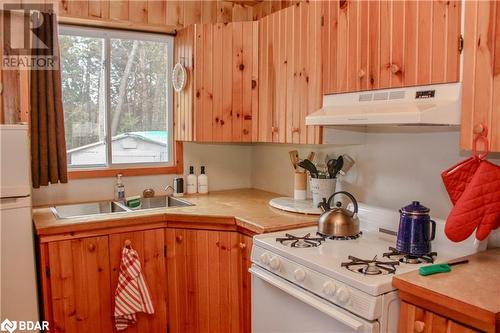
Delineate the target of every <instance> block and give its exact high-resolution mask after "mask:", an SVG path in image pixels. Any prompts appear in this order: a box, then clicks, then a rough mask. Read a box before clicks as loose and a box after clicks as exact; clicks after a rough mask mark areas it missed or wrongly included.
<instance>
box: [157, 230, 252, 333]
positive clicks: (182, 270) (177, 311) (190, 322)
mask: <svg viewBox="0 0 500 333" xmlns="http://www.w3.org/2000/svg"><path fill="white" fill-rule="evenodd" d="M166 239H167V241H166V242H167V249H168V252H167V271H168V298H169V300H168V303H169V309H168V311H169V331H170V332H217V333H218V332H248V331H250V315H249V313H250V302H249V295H250V294H249V289H250V285H249V277H248V274H249V273H248V265H249V257H248V254H249V248H250V247H251V239H249V238H248V237H246V236H242V235H240V234H239V233H237V232H229V231H208V230H189V229H168V230H167V236H166ZM242 259H244V260H242Z"/></svg>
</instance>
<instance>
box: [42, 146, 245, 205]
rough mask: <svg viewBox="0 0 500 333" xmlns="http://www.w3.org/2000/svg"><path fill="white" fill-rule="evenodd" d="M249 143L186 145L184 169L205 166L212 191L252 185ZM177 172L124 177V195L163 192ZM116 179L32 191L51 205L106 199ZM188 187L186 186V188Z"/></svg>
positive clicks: (71, 183)
mask: <svg viewBox="0 0 500 333" xmlns="http://www.w3.org/2000/svg"><path fill="white" fill-rule="evenodd" d="M251 152H252V146H250V145H211V144H196V143H185V144H184V168H185V172H187V170H188V167H189V166H190V165H193V166H194V167H195V171H196V173H199V170H200V166H201V165H205V166H206V170H207V174H208V176H209V188H210V190H211V191H215V190H222V189H234V188H246V187H251V178H250V177H251V170H250V169H251V161H250V158H251ZM174 177H176V176H175V175H154V176H140V177H124V178H123V183H124V184H125V195H126V196H131V195H138V194H141V193H142V191H143V190H144V189H145V188H153V189H154V190H155V191H156V193H157V194H163V193H165V192H163V188H164V187H165V186H166V185H172V180H173V178H174ZM115 181H116V180H115V178H98V179H82V180H70V182H69V183H68V184H55V185H50V186H47V187H41V188H39V189H34V190H33V205H35V206H37V205H48V204H55V203H69V202H78V201H89V200H107V199H111V198H113V196H114V185H115ZM184 189H185V187H184Z"/></svg>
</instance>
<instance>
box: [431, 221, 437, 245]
mask: <svg viewBox="0 0 500 333" xmlns="http://www.w3.org/2000/svg"><path fill="white" fill-rule="evenodd" d="M429 222H430V223H431V228H432V229H431V239H429V241H433V240H434V238H436V222H435V221H433V220H430V221H429Z"/></svg>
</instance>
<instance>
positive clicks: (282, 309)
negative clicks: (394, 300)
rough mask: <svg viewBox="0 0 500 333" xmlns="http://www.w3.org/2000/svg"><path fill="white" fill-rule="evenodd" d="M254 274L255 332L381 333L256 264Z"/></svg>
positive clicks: (253, 269) (253, 308)
mask: <svg viewBox="0 0 500 333" xmlns="http://www.w3.org/2000/svg"><path fill="white" fill-rule="evenodd" d="M250 272H251V273H252V331H253V332H255V333H271V332H272V333H277V332H287V333H288V332H290V333H291V332H297V333H299V332H300V333H323V332H325V333H350V332H360V333H378V332H379V324H378V322H376V321H374V322H371V321H367V320H365V319H362V318H360V317H358V316H356V315H354V314H352V313H350V312H348V311H346V310H344V309H342V308H340V307H338V306H336V305H334V304H332V303H329V302H327V301H325V300H323V299H322V298H320V297H317V296H316V295H314V294H312V293H310V292H308V291H306V290H304V289H302V288H300V287H298V286H296V285H294V284H293V283H290V282H288V281H287V280H285V279H282V278H281V277H279V276H277V275H275V274H273V273H270V272H269V271H266V270H264V269H262V268H260V267H258V266H256V265H252V267H251V268H250Z"/></svg>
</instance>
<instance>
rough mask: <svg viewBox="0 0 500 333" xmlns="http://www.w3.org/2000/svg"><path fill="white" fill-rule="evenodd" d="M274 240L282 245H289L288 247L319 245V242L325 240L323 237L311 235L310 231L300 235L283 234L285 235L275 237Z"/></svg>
mask: <svg viewBox="0 0 500 333" xmlns="http://www.w3.org/2000/svg"><path fill="white" fill-rule="evenodd" d="M276 241H277V242H280V243H281V244H283V245H289V246H290V247H297V248H307V247H317V246H319V245H321V243H323V242H324V241H325V238H324V237H311V234H310V233H308V234H306V235H305V236H302V237H299V236H294V235H291V234H285V237H280V238H276Z"/></svg>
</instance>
